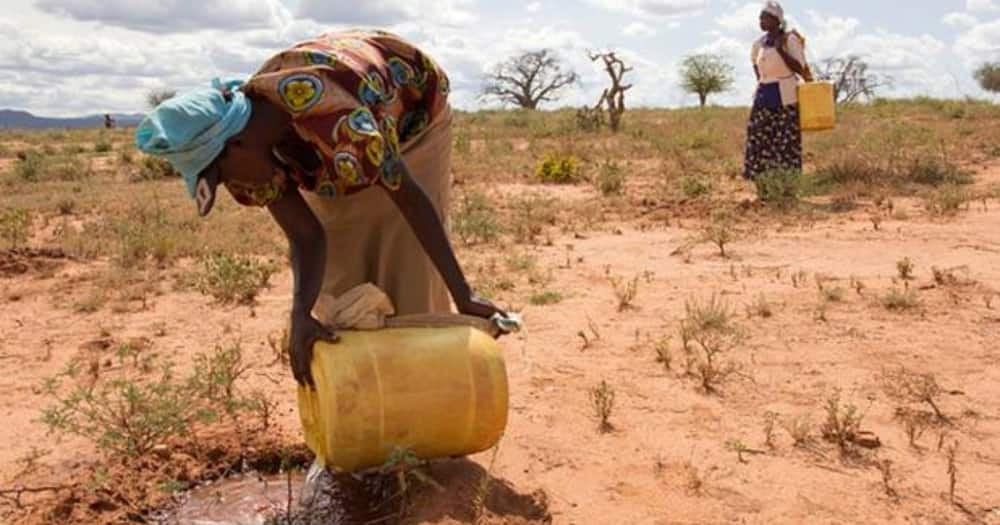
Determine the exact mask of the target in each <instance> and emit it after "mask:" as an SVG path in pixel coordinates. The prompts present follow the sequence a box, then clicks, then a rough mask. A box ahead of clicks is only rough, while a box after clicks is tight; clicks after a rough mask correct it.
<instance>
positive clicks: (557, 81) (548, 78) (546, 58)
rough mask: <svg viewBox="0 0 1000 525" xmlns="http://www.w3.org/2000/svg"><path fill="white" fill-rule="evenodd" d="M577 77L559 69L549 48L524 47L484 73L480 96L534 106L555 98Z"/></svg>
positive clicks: (502, 101) (559, 65) (512, 103)
mask: <svg viewBox="0 0 1000 525" xmlns="http://www.w3.org/2000/svg"><path fill="white" fill-rule="evenodd" d="M577 79H578V77H577V75H576V73H574V72H573V71H566V70H564V69H563V66H562V63H561V62H560V60H559V58H558V57H557V56H556V54H555V52H554V51H552V50H551V49H541V50H538V51H528V52H525V53H522V54H520V55H517V56H513V57H511V58H509V59H507V60H506V61H504V62H501V63H500V64H497V65H496V67H494V68H493V71H492V72H491V73H490V74H489V75H488V76H487V77H486V81H485V84H484V85H483V91H482V97H483V98H494V99H497V100H499V101H500V102H501V103H503V104H511V105H514V106H517V107H520V108H524V109H538V106H539V105H541V104H542V103H544V102H555V101H556V100H559V96H560V93H561V92H562V91H563V90H564V89H565V88H566V87H568V86H571V85H573V84H575V83H576V81H577Z"/></svg>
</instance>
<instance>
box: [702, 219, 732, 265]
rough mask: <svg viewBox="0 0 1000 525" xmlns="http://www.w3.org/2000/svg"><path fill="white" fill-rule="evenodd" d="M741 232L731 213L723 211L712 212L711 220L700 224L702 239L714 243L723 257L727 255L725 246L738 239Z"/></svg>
mask: <svg viewBox="0 0 1000 525" xmlns="http://www.w3.org/2000/svg"><path fill="white" fill-rule="evenodd" d="M741 233H742V232H740V230H739V228H738V227H737V225H736V221H735V219H734V218H733V215H732V214H731V213H728V212H725V211H718V212H715V213H713V214H712V220H711V221H710V222H708V223H706V224H705V225H704V226H702V230H701V234H702V240H703V241H704V242H710V243H712V244H714V245H715V246H716V247H717V248H718V249H719V255H721V256H722V258H723V259H726V258H728V257H729V254H728V253H727V252H726V246H728V245H729V244H731V243H732V242H733V241H736V240H737V239H739V238H740V235H741Z"/></svg>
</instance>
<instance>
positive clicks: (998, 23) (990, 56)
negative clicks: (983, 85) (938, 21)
mask: <svg viewBox="0 0 1000 525" xmlns="http://www.w3.org/2000/svg"><path fill="white" fill-rule="evenodd" d="M954 49H955V54H956V55H958V57H959V60H961V61H963V62H964V63H966V64H967V65H973V64H978V63H980V62H985V61H987V60H995V59H997V58H1000V19H997V20H993V21H992V22H986V23H983V24H977V25H975V26H973V27H971V28H969V30H968V31H966V32H965V33H963V34H961V35H960V36H959V37H958V39H957V40H956V41H955V48H954Z"/></svg>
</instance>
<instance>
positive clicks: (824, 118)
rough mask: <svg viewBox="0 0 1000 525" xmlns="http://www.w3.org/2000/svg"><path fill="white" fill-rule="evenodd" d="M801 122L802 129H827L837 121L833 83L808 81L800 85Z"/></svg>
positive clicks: (831, 127) (832, 126)
mask: <svg viewBox="0 0 1000 525" xmlns="http://www.w3.org/2000/svg"><path fill="white" fill-rule="evenodd" d="M798 98H799V123H800V125H801V127H802V131H826V130H830V129H833V128H834V126H835V125H836V123H837V114H836V104H835V102H834V99H833V84H831V83H830V82H806V83H804V84H799V86H798Z"/></svg>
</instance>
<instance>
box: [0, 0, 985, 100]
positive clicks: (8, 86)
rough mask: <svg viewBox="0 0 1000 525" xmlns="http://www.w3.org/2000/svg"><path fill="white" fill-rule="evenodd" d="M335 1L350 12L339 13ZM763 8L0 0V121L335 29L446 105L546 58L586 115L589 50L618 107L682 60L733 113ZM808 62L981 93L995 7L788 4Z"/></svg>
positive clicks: (245, 70) (255, 58)
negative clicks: (706, 60)
mask: <svg viewBox="0 0 1000 525" xmlns="http://www.w3.org/2000/svg"><path fill="white" fill-rule="evenodd" d="M348 4H349V5H348ZM761 4H762V2H759V1H745V0H514V1H498V0H368V1H367V2H363V3H362V2H355V1H353V0H351V1H349V2H348V1H345V0H146V1H144V2H135V1H134V0H4V10H3V11H4V12H3V13H2V14H0V34H4V35H5V39H4V40H3V41H0V108H21V109H28V110H30V111H33V112H35V113H38V114H44V115H74V114H83V113H97V112H104V111H123V112H125V111H140V110H143V109H144V107H143V106H144V102H143V99H144V96H145V94H146V93H147V92H149V90H151V89H154V88H158V87H171V88H180V89H184V88H188V87H192V86H196V85H199V84H201V83H203V82H206V81H207V80H209V79H210V78H211V77H212V76H215V75H248V74H250V73H252V72H253V70H254V69H255V68H256V67H257V66H258V65H259V64H260V63H262V62H263V61H264V60H265V59H266V58H267V57H268V56H269V55H270V54H271V53H274V52H276V51H278V50H280V49H281V48H282V47H283V46H286V45H289V44H291V43H293V42H295V41H298V40H301V39H304V38H308V37H309V36H310V35H313V34H317V33H319V32H321V31H324V30H328V29H336V28H338V27H344V26H372V27H382V28H386V29H389V30H392V31H395V32H397V33H400V34H402V35H403V36H406V37H408V38H410V39H411V40H413V41H414V42H416V43H417V44H419V45H420V46H422V47H424V48H425V49H426V50H427V51H429V52H430V53H431V54H433V55H434V56H435V57H436V58H437V59H438V61H439V62H441V63H442V64H443V65H444V66H445V68H446V69H447V70H448V71H449V73H450V74H451V76H452V78H453V83H454V85H455V95H454V99H453V100H454V103H455V105H457V106H459V107H461V108H463V109H475V108H476V107H480V106H481V105H482V103H481V101H479V100H478V98H477V96H476V95H477V91H478V89H479V87H480V85H481V82H482V77H483V73H484V72H485V71H487V70H488V69H489V68H490V67H491V66H492V65H493V64H495V63H496V62H498V61H500V60H502V59H504V58H505V57H507V56H509V55H510V54H512V53H516V52H518V51H523V50H528V49H535V48H540V47H550V48H552V49H554V50H555V51H556V52H557V53H558V54H559V55H560V56H561V57H562V58H563V59H564V60H565V62H566V63H567V64H568V65H569V66H570V67H572V68H573V69H574V70H576V71H577V72H579V73H580V74H581V77H582V82H581V85H580V86H578V87H576V88H574V89H572V90H571V91H569V92H567V94H566V96H565V99H564V101H563V104H564V105H580V104H582V103H584V102H590V103H592V102H593V99H595V98H596V97H597V95H598V94H599V93H600V91H601V89H602V88H603V83H604V77H603V73H602V71H601V70H600V69H599V68H598V67H597V66H596V65H594V64H591V63H590V62H589V61H588V60H587V59H586V56H585V54H586V51H587V50H588V49H608V48H611V49H615V50H617V51H618V52H619V54H620V55H621V56H624V57H626V59H627V60H628V62H629V63H630V64H632V65H633V66H634V67H635V72H634V73H633V74H632V78H631V81H632V82H633V83H634V84H635V86H636V87H635V88H634V90H633V91H632V92H630V96H631V97H630V104H631V105H633V106H636V105H642V106H680V105H690V104H694V103H695V102H696V100H695V99H694V98H693V97H691V96H688V95H686V94H684V93H683V92H681V90H680V89H679V88H678V87H677V64H678V62H679V61H680V60H681V59H682V58H683V56H684V55H686V54H688V53H692V52H703V51H708V52H714V53H719V54H722V55H724V56H725V57H726V58H727V59H728V60H730V61H731V62H732V63H733V65H734V66H736V67H737V72H738V78H737V83H736V86H735V87H734V89H733V90H732V91H731V92H730V93H727V94H724V95H722V96H719V97H717V98H716V99H715V102H718V103H723V104H731V105H741V104H746V103H747V101H748V100H749V97H750V93H751V91H752V89H753V79H752V76H751V72H750V68H749V64H748V60H749V58H748V54H749V48H750V45H751V43H752V41H753V39H754V38H755V37H756V36H757V34H758V30H757V29H756V19H757V14H758V12H759V10H760V7H761ZM783 4H784V6H785V10H786V13H787V14H788V15H789V18H790V20H791V25H792V26H793V27H795V28H798V29H799V30H800V31H801V32H802V33H804V34H805V36H806V38H807V53H808V55H809V58H810V60H811V61H814V62H815V61H818V60H819V59H822V58H826V57H830V56H842V55H845V54H848V53H857V54H861V55H863V56H865V57H866V59H867V60H868V61H869V62H870V63H871V65H872V67H873V69H874V70H875V71H877V72H879V73H882V74H886V75H889V76H891V77H892V78H893V80H894V82H893V86H892V88H891V89H889V90H887V91H886V92H885V94H886V95H890V96H910V95H920V94H925V95H930V96H941V97H949V96H966V95H969V96H977V97H984V96H987V95H986V94H985V93H983V92H982V91H980V90H979V89H978V88H977V86H976V85H975V83H974V82H973V81H972V79H971V72H972V69H973V68H974V66H975V65H977V64H979V63H981V62H984V61H987V60H1000V0H937V1H931V0H919V1H907V2H904V1H886V0H869V1H862V0H843V1H838V2H830V1H818V0H798V1H791V0H788V1H786V2H783Z"/></svg>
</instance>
